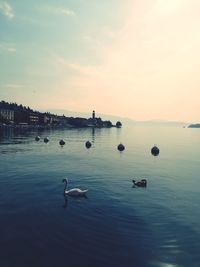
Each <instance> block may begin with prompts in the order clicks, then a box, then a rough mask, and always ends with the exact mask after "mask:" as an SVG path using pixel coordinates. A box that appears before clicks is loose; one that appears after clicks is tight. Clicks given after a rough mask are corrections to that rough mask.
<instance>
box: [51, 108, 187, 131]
mask: <svg viewBox="0 0 200 267" xmlns="http://www.w3.org/2000/svg"><path fill="white" fill-rule="evenodd" d="M48 112H51V113H53V114H57V115H63V114H64V115H65V116H66V117H83V118H90V117H91V116H92V113H88V112H75V111H69V110H65V109H50V110H48ZM96 117H101V118H102V119H103V120H110V121H112V123H113V124H115V123H116V122H117V121H121V122H122V125H123V124H126V125H127V124H128V125H137V126H162V127H185V126H186V127H187V125H189V123H186V122H179V121H164V120H149V121H136V120H132V119H129V118H126V117H120V116H114V115H107V114H101V113H96Z"/></svg>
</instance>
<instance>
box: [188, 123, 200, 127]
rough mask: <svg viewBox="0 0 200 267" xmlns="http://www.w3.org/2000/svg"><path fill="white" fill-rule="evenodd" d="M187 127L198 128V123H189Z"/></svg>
mask: <svg viewBox="0 0 200 267" xmlns="http://www.w3.org/2000/svg"><path fill="white" fill-rule="evenodd" d="M188 128H200V123H196V124H190V125H189V126H188Z"/></svg>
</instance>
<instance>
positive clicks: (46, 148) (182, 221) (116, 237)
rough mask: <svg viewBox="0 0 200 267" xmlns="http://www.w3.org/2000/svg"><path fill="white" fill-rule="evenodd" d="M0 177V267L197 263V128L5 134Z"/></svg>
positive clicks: (169, 266)
mask: <svg viewBox="0 0 200 267" xmlns="http://www.w3.org/2000/svg"><path fill="white" fill-rule="evenodd" d="M37 134H39V135H40V136H41V137H42V139H41V140H40V141H39V142H36V141H35V140H34V139H35V136H36V135H37ZM45 136H49V139H50V142H49V143H48V144H45V143H44V142H43V138H44V137H45ZM61 138H63V139H64V140H65V141H66V145H65V146H64V147H60V146H59V144H58V142H59V140H60V139H61ZM87 140H90V141H91V142H92V147H91V148H90V149H86V148H85V141H87ZM120 142H122V143H123V144H124V145H125V146H126V150H125V151H123V152H122V153H120V152H119V151H118V150H117V148H116V147H117V145H118V144H119V143H120ZM154 144H157V146H159V148H160V154H159V156H158V157H154V156H152V155H151V152H150V150H151V147H152V146H153V145H154ZM0 170H1V172H0V266H2V267H11V266H12V267H16V266H20V267H25V266H26V267H27V266H28V267H32V266H34V267H44V266H48V267H51V266H52V267H53V266H69V267H79V266H80V267H100V266H101V267H102V266H104V267H112V266H113V267H118V266H120V267H121V266H125V267H129V266H130V267H133V266H136V267H137V266H142V267H143V266H155V267H157V266H158V267H180V266H186V267H199V266H200V253H199V251H200V208H199V203H200V177H199V174H200V129H187V128H175V127H171V128H166V127H162V128H157V127H138V126H137V127H136V126H135V127H134V126H124V127H123V128H121V129H116V128H112V129H95V131H94V130H92V129H71V130H51V131H50V130H49V131H43V132H37V131H35V132H34V131H32V132H31V131H26V132H23V133H22V132H19V131H16V132H15V131H13V130H12V129H7V130H4V131H3V132H1V135H0ZM65 177H68V179H69V187H70V188H73V187H80V188H82V189H89V191H88V193H87V198H71V197H68V198H65V197H64V196H63V188H64V184H63V183H62V179H63V178H65ZM133 178H138V179H142V178H146V179H147V180H148V184H147V187H146V188H133V187H132V179H133Z"/></svg>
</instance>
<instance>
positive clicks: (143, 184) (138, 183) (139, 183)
mask: <svg viewBox="0 0 200 267" xmlns="http://www.w3.org/2000/svg"><path fill="white" fill-rule="evenodd" d="M132 181H133V185H134V186H138V187H146V186H147V180H146V179H142V180H139V181H135V180H132Z"/></svg>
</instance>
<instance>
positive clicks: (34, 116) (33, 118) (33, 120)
mask: <svg viewBox="0 0 200 267" xmlns="http://www.w3.org/2000/svg"><path fill="white" fill-rule="evenodd" d="M29 123H30V124H38V123H39V116H38V114H37V113H29Z"/></svg>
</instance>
